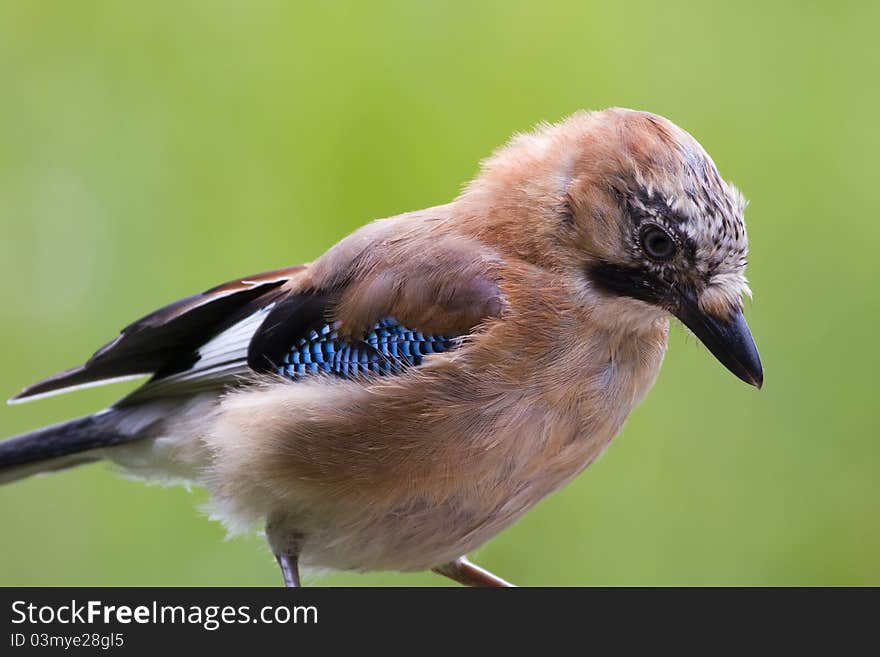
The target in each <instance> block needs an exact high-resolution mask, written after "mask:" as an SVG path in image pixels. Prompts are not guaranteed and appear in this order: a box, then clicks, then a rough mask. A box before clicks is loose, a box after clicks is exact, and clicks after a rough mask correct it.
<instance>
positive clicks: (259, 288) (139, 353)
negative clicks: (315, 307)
mask: <svg viewBox="0 0 880 657" xmlns="http://www.w3.org/2000/svg"><path fill="white" fill-rule="evenodd" d="M305 269H306V266H305V265H299V266H296V267H288V268H286V269H278V270H274V271H270V272H265V273H262V274H257V275H255V276H250V277H247V278H241V279H238V280H235V281H230V282H229V283H224V284H223V285H219V286H217V287H214V288H211V289H210V290H207V291H205V292H202V293H200V294H194V295H193V296H190V297H187V298H185V299H181V300H180V301H176V302H175V303H172V304H170V305H167V306H165V307H163V308H160V309H159V310H157V311H155V312H153V313H150V314H149V315H147V316H145V317H143V318H141V319H139V320H138V321H136V322H134V323H133V324H130V325H129V326H127V327H126V328H124V329H123V330H122V332H121V333H120V334H119V336H118V337H117V338H116V339H115V340H113V341H112V342H110V343H109V344H107V345H105V346H104V347H101V349H99V350H98V351H97V352H95V354H94V355H93V356H92V357H91V358H90V359H89V360H88V361H87V362H86V363H85V364H84V365H80V366H78V367H74V368H71V369H69V370H66V371H64V372H60V373H58V374H55V375H53V376H50V377H48V378H46V379H43V380H42V381H38V382H37V383H35V384H33V385H31V386H28V387H27V388H25V389H24V390H23V391H22V392H21V393H19V394H18V395H16V396H15V397H13V398H12V399H11V400H10V401H13V402H14V401H24V400H26V399H29V398H33V397H36V396H38V395H45V394H48V393H53V392H56V391H61V390H63V389H65V388H71V387H78V386H83V385H89V384H94V383H98V382H104V381H108V382H109V381H112V380H114V379H119V378H124V377H128V376H136V375H143V374H152V373H155V372H160V371H162V370H164V369H167V368H169V367H172V366H173V365H174V364H175V362H176V361H178V360H179V359H181V358H186V357H187V356H188V354H190V353H191V352H192V351H193V350H194V349H195V348H197V347H198V346H199V345H200V344H203V343H204V342H205V341H207V340H209V339H210V338H211V337H213V336H214V335H216V334H217V333H218V332H219V331H220V330H222V329H223V328H224V327H225V326H226V325H228V324H229V323H230V322H231V321H235V320H236V319H237V318H239V317H240V316H241V315H242V313H243V312H247V311H248V309H249V308H251V307H252V306H254V305H263V304H266V303H269V302H270V301H271V300H273V299H274V298H277V297H279V296H281V295H283V294H285V293H286V292H285V290H284V288H283V286H284V284H285V283H288V282H289V281H291V280H292V279H293V278H294V277H296V276H297V275H299V274H300V273H302V272H304V271H305Z"/></svg>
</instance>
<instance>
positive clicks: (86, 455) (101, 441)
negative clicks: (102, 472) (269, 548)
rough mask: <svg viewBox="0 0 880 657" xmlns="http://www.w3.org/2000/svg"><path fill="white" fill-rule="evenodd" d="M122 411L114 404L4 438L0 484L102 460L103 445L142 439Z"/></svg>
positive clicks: (0, 452) (107, 445) (1, 445)
mask: <svg viewBox="0 0 880 657" xmlns="http://www.w3.org/2000/svg"><path fill="white" fill-rule="evenodd" d="M122 415H124V411H121V410H117V409H113V408H111V409H108V410H105V411H101V412H99V413H95V414H94V415H87V416H85V417H81V418H77V419H75V420H68V421H67V422H61V423H60V424H54V425H52V426H49V427H43V428H42V429H37V430H35V431H31V432H29V433H25V434H22V435H20V436H16V437H15V438H9V439H8V440H4V441H2V442H0V484H7V483H10V482H12V481H16V480H18V479H22V478H24V477H29V476H30V475H33V474H38V473H41V472H53V471H55V470H63V469H65V468H70V467H73V466H75V465H82V464H83V463H91V462H93V461H99V460H101V458H103V457H102V456H101V450H102V449H103V448H105V447H112V446H114V445H119V444H121V443H125V442H130V441H132V440H136V439H138V438H139V437H140V436H139V435H138V434H137V433H136V432H129V431H125V429H124V427H123V423H121V422H120V419H121V416H122Z"/></svg>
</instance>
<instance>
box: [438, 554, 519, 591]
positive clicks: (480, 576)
mask: <svg viewBox="0 0 880 657" xmlns="http://www.w3.org/2000/svg"><path fill="white" fill-rule="evenodd" d="M433 571H434V572H435V573H437V574H438V575H443V576H444V577H448V578H449V579H453V580H455V581H456V582H458V583H459V584H464V585H465V586H480V587H486V586H491V587H502V586H516V585H515V584H511V583H510V582H508V581H506V580H503V579H501V578H500V577H497V576H496V575H493V574H492V573H490V572H489V571H488V570H485V569H483V568H480V567H479V566H476V565H474V564H472V563H471V562H470V561H468V558H467V557H459V558H458V559H456V560H455V561H450V562H449V563H446V564H443V565H442V566H437V567H436V568H434V569H433Z"/></svg>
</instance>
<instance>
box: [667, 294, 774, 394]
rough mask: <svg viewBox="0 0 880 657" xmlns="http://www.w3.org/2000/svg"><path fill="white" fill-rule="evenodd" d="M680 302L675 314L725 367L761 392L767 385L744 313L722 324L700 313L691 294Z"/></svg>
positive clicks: (740, 311) (674, 311)
mask: <svg viewBox="0 0 880 657" xmlns="http://www.w3.org/2000/svg"><path fill="white" fill-rule="evenodd" d="M680 299H681V301H680V303H679V304H678V307H677V308H676V309H675V310H673V314H674V315H675V316H676V317H678V318H679V319H680V320H681V321H682V322H684V325H685V326H687V327H688V328H689V329H690V330H691V331H693V332H694V335H696V336H697V337H698V338H699V339H700V342H702V343H703V344H704V345H706V347H708V349H709V351H711V352H712V354H713V355H714V356H715V358H717V359H718V360H719V361H721V364H722V365H724V367H726V368H727V369H729V370H730V371H731V372H733V373H734V374H736V375H737V376H738V377H739V378H740V379H742V380H743V381H745V382H746V383H750V384H752V385H753V386H755V387H756V388H760V387H761V386H762V385H763V383H764V370H763V368H762V367H761V358H760V357H759V356H758V348H757V347H756V346H755V340H754V338H752V332H751V331H749V325H748V324H746V318H745V317H743V314H742V310H738V311H737V312H736V313H735V314H734V315H733V316H731V317H730V318H729V319H727V320H726V321H723V320H719V319H716V318H715V317H712V316H711V315H708V314H706V313H704V312H703V311H701V310H700V307H699V304H698V303H697V300H696V299H695V298H694V296H693V295H692V294H690V293H688V292H683V293H681V294H680Z"/></svg>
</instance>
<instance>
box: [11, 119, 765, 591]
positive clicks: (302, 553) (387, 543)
mask: <svg viewBox="0 0 880 657" xmlns="http://www.w3.org/2000/svg"><path fill="white" fill-rule="evenodd" d="M745 205H746V204H745V200H744V197H743V195H742V194H741V193H740V192H739V191H738V189H737V188H736V187H734V186H733V185H732V184H731V183H729V182H726V181H725V180H724V179H723V178H722V177H721V176H720V174H719V172H718V170H717V168H716V166H715V164H714V162H713V161H712V159H711V158H710V156H709V155H708V154H707V153H706V151H705V150H704V149H703V147H702V146H701V145H700V144H699V143H698V142H697V140H696V139H695V138H694V137H692V136H691V135H690V134H689V133H688V132H686V131H685V130H683V129H682V128H680V127H678V126H677V125H676V124H674V123H672V122H671V121H670V120H668V119H666V118H663V117H661V116H659V115H656V114H652V113H650V112H645V111H637V110H630V109H623V108H609V109H605V110H601V111H585V110H581V111H578V112H576V113H575V114H573V115H571V116H569V117H567V118H565V119H563V120H560V121H559V122H556V123H552V124H551V123H541V124H539V125H538V126H536V127H535V128H533V129H532V130H531V131H529V132H525V133H519V134H515V135H514V136H513V137H512V138H511V139H510V140H509V141H508V142H507V143H506V144H504V145H503V146H501V147H500V148H499V149H498V150H496V151H495V152H494V153H493V154H492V155H491V156H490V157H488V158H487V159H485V160H483V161H482V162H481V166H480V170H479V172H478V174H477V175H476V177H475V178H474V179H473V180H472V181H470V182H469V183H467V184H466V185H464V186H463V188H462V191H461V192H460V193H459V194H458V196H457V197H456V198H455V199H454V200H452V201H451V202H449V203H446V204H444V205H439V206H436V207H431V208H428V209H424V210H418V211H413V212H407V213H404V214H400V215H397V216H393V217H390V218H383V219H378V220H376V221H373V222H372V223H369V224H366V225H365V226H362V227H361V228H359V229H357V230H355V231H354V232H353V233H351V234H350V235H349V236H347V237H345V238H344V239H342V240H341V241H339V242H338V243H337V244H335V245H334V246H332V247H331V248H330V249H329V250H327V251H326V252H325V253H324V254H323V255H321V256H320V257H318V258H317V259H315V260H314V261H312V262H310V263H307V264H300V265H296V266H291V267H288V268H285V269H279V270H274V271H269V272H266V273H262V274H259V275H254V276H247V277H244V278H239V279H236V280H233V281H231V282H229V283H225V284H223V285H219V286H217V287H214V288H211V289H209V290H207V291H205V292H202V293H200V294H195V295H193V296H189V297H187V298H184V299H182V300H180V301H177V302H175V303H172V304H170V305H168V306H165V307H163V308H161V309H159V310H157V311H155V312H153V313H151V314H148V315H146V316H145V317H143V318H142V319H140V320H138V321H136V322H134V323H132V324H130V325H129V326H127V327H126V328H125V329H123V330H122V331H121V333H120V334H119V335H118V337H116V339H114V340H113V341H111V342H110V343H109V344H107V345H106V346H104V347H102V348H101V349H99V350H98V351H97V352H95V354H94V355H93V356H91V357H90V358H89V359H88V360H87V361H86V362H85V364H83V365H80V366H77V367H74V368H72V369H68V370H66V371H64V372H61V373H59V374H56V375H54V376H50V377H48V378H46V379H43V380H42V381H39V382H38V383H35V384H33V385H31V386H29V387H27V388H25V389H24V390H23V391H22V392H21V393H20V394H18V395H17V396H15V397H14V398H13V399H11V400H10V403H19V402H24V401H29V400H33V399H37V398H40V397H43V396H46V395H52V394H56V393H60V392H66V391H69V390H73V389H76V388H80V387H84V386H91V385H97V384H103V383H108V382H112V381H117V380H120V379H124V378H129V377H149V378H148V379H147V380H146V382H145V383H143V385H141V387H139V388H137V389H135V390H134V392H132V393H130V394H128V395H127V396H124V397H123V398H122V399H120V400H119V401H118V402H116V403H114V404H113V405H112V406H110V407H109V408H107V409H104V410H102V411H100V412H97V413H93V414H90V415H86V416H84V417H81V418H78V419H73V420H70V421H67V422H62V423H60V424H56V425H54V426H50V427H44V428H41V429H37V430H35V431H32V432H30V433H27V434H23V435H21V436H18V437H13V438H10V439H7V440H4V441H2V442H0V483H9V482H11V481H15V480H18V479H21V478H23V477H26V476H29V475H33V474H38V473H48V472H54V471H58V470H62V469H65V468H68V467H72V466H76V465H80V464H83V463H90V462H94V461H109V462H111V463H113V464H115V465H116V466H117V467H119V468H121V469H122V471H124V472H125V473H126V474H127V475H129V476H133V477H140V478H143V479H147V480H158V481H162V482H165V483H172V484H173V483H187V484H194V485H197V486H202V487H204V488H205V489H207V491H208V493H209V497H210V503H209V505H210V513H211V515H212V517H213V518H216V519H219V520H220V521H222V523H223V524H224V525H225V527H226V528H227V530H228V531H229V532H230V533H231V534H239V533H244V532H252V531H263V532H264V533H265V538H266V542H267V543H268V547H269V548H270V549H271V551H272V553H273V555H274V556H275V558H276V560H277V562H278V564H279V567H280V570H281V575H282V579H283V582H284V585H285V586H290V587H294V586H300V585H301V576H300V573H301V570H302V571H305V570H307V569H309V570H310V569H320V570H340V571H359V572H366V571H400V572H408V571H429V570H432V571H434V572H436V573H438V574H440V575H443V576H446V577H448V578H451V579H452V580H455V581H456V582H459V583H461V584H464V585H467V586H510V585H511V584H510V583H509V582H508V581H507V580H505V579H502V578H501V577H499V576H497V575H495V574H493V573H491V572H489V571H487V570H485V569H482V568H480V567H479V566H478V565H476V564H475V563H473V562H472V561H470V560H469V558H468V555H469V554H471V553H472V552H473V551H474V550H476V549H477V548H479V547H481V546H482V545H484V544H485V543H486V542H488V541H489V540H490V539H492V538H493V537H495V536H496V535H497V534H499V533H500V532H501V531H502V530H504V529H505V528H507V527H509V526H510V525H511V524H513V523H514V522H515V521H517V520H518V519H519V518H520V517H522V516H523V514H525V513H526V512H527V511H528V510H529V509H531V508H532V507H533V506H534V505H535V504H536V503H538V502H539V501H540V500H542V499H543V498H545V497H546V496H547V495H549V494H551V493H553V492H554V491H557V490H559V489H560V488H562V487H563V486H565V485H566V484H567V483H569V482H570V481H571V480H572V479H573V478H575V477H576V476H577V475H579V474H580V473H581V472H582V471H583V470H584V469H585V468H587V467H588V466H589V465H590V464H591V463H593V462H594V461H595V460H596V459H597V458H598V457H599V456H600V455H601V454H602V453H603V452H604V451H605V450H606V448H607V447H608V446H609V444H610V442H611V441H612V439H613V438H614V437H615V435H617V434H618V433H619V431H620V429H621V427H622V426H623V424H624V422H625V420H626V419H627V417H628V416H629V414H630V412H631V411H632V410H633V409H634V408H635V407H636V406H637V405H638V403H639V402H640V401H641V400H642V398H643V397H644V396H645V394H646V393H647V392H648V390H649V389H650V388H651V387H652V385H653V384H654V382H655V380H656V378H657V376H658V373H659V370H660V366H661V363H662V361H663V358H664V355H665V351H666V344H667V335H668V331H669V324H670V319H677V320H679V321H680V323H681V324H683V325H684V326H685V327H687V329H689V330H690V331H691V332H692V333H693V334H694V335H695V336H696V337H697V338H698V339H699V341H700V342H702V344H703V345H705V347H706V348H708V350H709V351H710V352H711V353H712V354H713V355H714V356H715V357H716V358H717V360H718V361H720V363H721V364H722V365H724V366H725V367H726V368H727V369H728V370H729V371H730V372H731V373H733V374H734V375H735V376H737V377H738V378H739V379H741V380H743V381H744V382H746V383H748V384H751V385H753V386H755V387H757V388H760V387H761V385H762V383H763V376H764V375H763V368H762V365H761V361H760V358H759V355H758V351H757V348H756V346H755V341H754V339H753V337H752V334H751V332H750V330H749V327H748V325H747V323H746V321H745V319H744V315H743V307H744V300H745V299H748V298H751V291H750V289H749V286H748V282H747V280H746V277H745V267H746V256H747V251H748V240H747V236H746V229H745V222H744V216H743V215H744V209H745Z"/></svg>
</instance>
